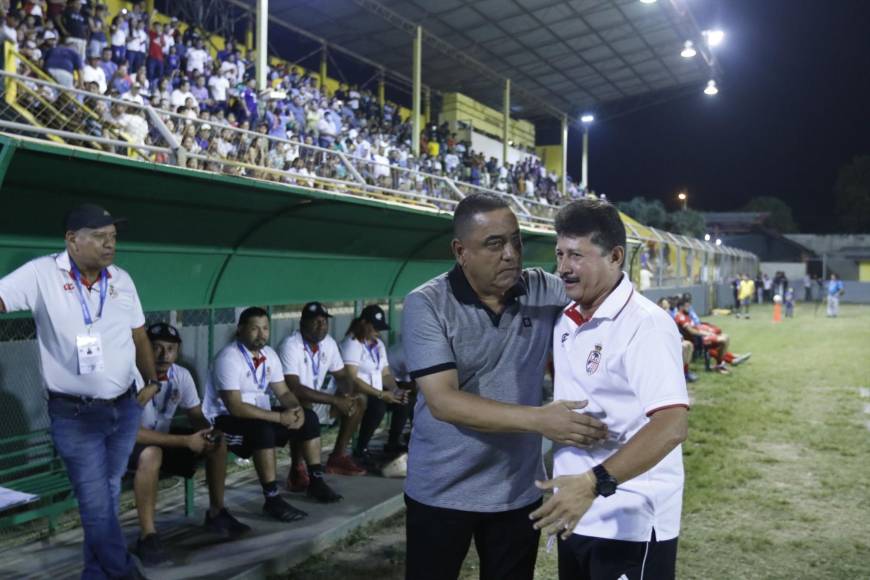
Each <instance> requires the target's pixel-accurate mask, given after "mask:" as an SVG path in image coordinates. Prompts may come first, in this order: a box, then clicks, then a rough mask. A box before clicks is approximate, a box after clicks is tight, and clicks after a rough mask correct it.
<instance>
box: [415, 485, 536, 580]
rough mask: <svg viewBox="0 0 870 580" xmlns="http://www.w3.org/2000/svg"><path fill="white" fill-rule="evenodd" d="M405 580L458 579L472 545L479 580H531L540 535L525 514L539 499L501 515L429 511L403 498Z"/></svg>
mask: <svg viewBox="0 0 870 580" xmlns="http://www.w3.org/2000/svg"><path fill="white" fill-rule="evenodd" d="M405 505H406V506H407V513H406V522H405V534H406V537H407V543H408V546H407V562H406V564H405V566H406V568H405V580H452V579H454V578H458V577H459V572H460V570H461V568H462V562H463V560H465V556H466V554H468V548H469V547H470V546H471V540H472V538H473V539H474V546H475V547H476V548H477V553H478V555H479V556H480V579H481V580H532V578H533V577H534V575H535V560H536V559H537V557H538V540H539V539H540V536H541V533H540V532H539V531H537V530H535V529H533V528H532V522H531V520H529V514H530V513H531V512H533V511H535V510H536V509H538V507H540V505H541V500H538V501H536V502H534V503H533V504H531V505H528V506H526V507H523V508H520V509H515V510H511V511H506V512H496V513H481V512H467V511H461V510H452V509H445V508H438V507H432V506H428V505H425V504H422V503H420V502H417V501H414V500H413V499H411V498H410V497H408V496H407V495H406V496H405Z"/></svg>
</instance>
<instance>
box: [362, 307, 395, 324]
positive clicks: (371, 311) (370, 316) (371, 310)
mask: <svg viewBox="0 0 870 580" xmlns="http://www.w3.org/2000/svg"><path fill="white" fill-rule="evenodd" d="M359 317H360V318H362V319H363V320H366V321H368V322H371V323H372V326H374V327H375V330H390V325H389V324H387V315H386V314H384V309H383V308H381V307H380V306H378V305H377V304H369V305H368V306H366V307H365V308H363V309H362V312H360V313H359Z"/></svg>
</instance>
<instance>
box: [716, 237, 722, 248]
mask: <svg viewBox="0 0 870 580" xmlns="http://www.w3.org/2000/svg"><path fill="white" fill-rule="evenodd" d="M716 245H717V246H721V245H722V238H716Z"/></svg>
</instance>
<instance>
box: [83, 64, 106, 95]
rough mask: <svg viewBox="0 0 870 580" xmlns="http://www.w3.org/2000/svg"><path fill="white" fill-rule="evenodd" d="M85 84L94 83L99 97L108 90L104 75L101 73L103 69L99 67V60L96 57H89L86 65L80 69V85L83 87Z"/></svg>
mask: <svg viewBox="0 0 870 580" xmlns="http://www.w3.org/2000/svg"><path fill="white" fill-rule="evenodd" d="M87 83H96V84H97V90H98V91H99V93H100V94H101V95H102V94H105V92H106V89H107V88H108V83H107V82H106V73H105V72H103V69H102V68H101V67H100V60H99V58H98V57H96V56H89V57H88V64H86V65H85V66H84V68H83V69H82V84H83V85H84V84H87Z"/></svg>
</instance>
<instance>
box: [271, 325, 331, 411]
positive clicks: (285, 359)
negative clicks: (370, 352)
mask: <svg viewBox="0 0 870 580" xmlns="http://www.w3.org/2000/svg"><path fill="white" fill-rule="evenodd" d="M278 356H279V357H280V358H281V365H282V366H283V367H284V374H285V375H296V376H297V377H299V382H300V383H302V385H303V386H305V387H308V388H309V389H313V390H315V391H320V392H323V393H326V394H328V395H332V394H335V388H336V385H335V381H332V380H329V378H330V377H329V376H328V373H337V372H338V371H340V370H341V369H343V368H344V361H343V360H342V358H341V352H340V351H339V350H338V344H337V343H336V342H335V339H334V338H332V337H331V336H328V335H327V336H326V338H324V339H323V340H321V341H320V342H319V343H317V346H316V347H315V348H313V349H312V348H311V345H306V342H305V339H303V338H302V333H301V332H299V331H298V330H297V331H296V332H294V333H293V334H291V335H290V336H288V337H286V338H285V339H284V340H282V341H281V344H279V345H278ZM315 369H316V371H317V372H315ZM330 407H331V405H325V404H320V403H315V404H314V405H313V406H312V409H313V410H314V412H315V413H317V417H318V418H319V419H320V422H321V423H329V422H330V419H329V411H330Z"/></svg>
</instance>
